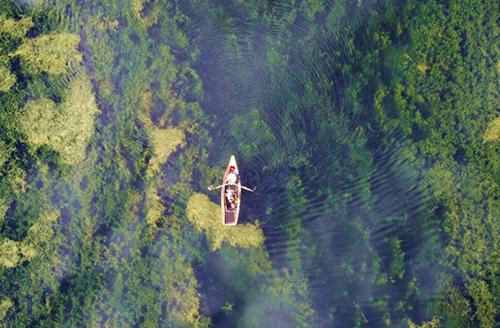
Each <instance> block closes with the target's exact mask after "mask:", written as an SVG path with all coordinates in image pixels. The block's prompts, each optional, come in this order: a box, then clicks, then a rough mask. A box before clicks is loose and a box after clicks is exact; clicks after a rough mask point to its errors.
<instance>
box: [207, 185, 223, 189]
mask: <svg viewBox="0 0 500 328" xmlns="http://www.w3.org/2000/svg"><path fill="white" fill-rule="evenodd" d="M224 186H225V184H222V185H220V186H217V187H212V186H208V190H215V189H219V188H222V187H224Z"/></svg>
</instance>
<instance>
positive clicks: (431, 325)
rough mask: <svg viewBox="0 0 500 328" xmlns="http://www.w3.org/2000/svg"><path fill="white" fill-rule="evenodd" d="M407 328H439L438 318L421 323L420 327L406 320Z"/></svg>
mask: <svg viewBox="0 0 500 328" xmlns="http://www.w3.org/2000/svg"><path fill="white" fill-rule="evenodd" d="M407 323H408V328H439V327H441V325H440V323H439V319H438V318H433V319H432V320H431V321H426V322H423V323H422V324H420V325H417V324H415V323H414V322H413V321H411V320H410V319H408V320H407Z"/></svg>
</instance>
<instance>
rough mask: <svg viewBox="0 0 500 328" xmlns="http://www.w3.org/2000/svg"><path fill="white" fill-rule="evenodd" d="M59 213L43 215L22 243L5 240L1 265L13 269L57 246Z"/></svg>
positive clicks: (0, 257) (0, 249) (1, 252)
mask: <svg viewBox="0 0 500 328" xmlns="http://www.w3.org/2000/svg"><path fill="white" fill-rule="evenodd" d="M58 216H59V212H57V211H54V212H51V213H47V214H44V215H42V216H41V217H40V218H39V219H38V220H37V221H36V222H35V223H34V224H33V225H32V226H31V227H30V228H29V229H28V235H27V236H26V238H25V239H23V240H22V241H21V242H17V241H14V240H10V239H7V238H6V239H3V240H2V241H1V242H0V264H1V265H3V266H5V267H7V268H13V267H15V266H17V265H19V264H20V263H21V262H23V261H25V260H26V261H30V260H32V259H33V258H34V257H36V256H37V255H38V254H39V253H40V252H43V251H45V252H46V251H47V250H48V249H50V248H51V246H52V245H55V240H54V235H55V232H54V229H55V224H56V220H57V218H58Z"/></svg>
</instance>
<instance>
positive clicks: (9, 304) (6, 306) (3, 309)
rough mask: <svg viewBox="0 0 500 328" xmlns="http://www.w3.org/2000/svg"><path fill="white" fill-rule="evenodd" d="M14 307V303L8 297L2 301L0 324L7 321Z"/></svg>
mask: <svg viewBox="0 0 500 328" xmlns="http://www.w3.org/2000/svg"><path fill="white" fill-rule="evenodd" d="M13 306H14V303H13V302H12V301H11V300H10V299H9V298H6V297H3V298H2V300H1V301H0V322H1V321H2V320H4V319H5V317H6V316H7V312H8V311H9V310H10V308H12V307H13Z"/></svg>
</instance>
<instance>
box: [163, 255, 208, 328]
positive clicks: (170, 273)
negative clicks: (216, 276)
mask: <svg viewBox="0 0 500 328" xmlns="http://www.w3.org/2000/svg"><path fill="white" fill-rule="evenodd" d="M163 274H164V277H165V282H166V285H167V302H168V305H167V306H168V312H169V313H170V314H171V316H172V319H173V320H174V322H177V323H178V324H179V325H180V326H186V327H208V321H207V319H206V318H204V317H202V316H200V315H199V310H200V295H199V294H198V292H197V291H196V289H197V281H196V279H195V277H194V273H193V269H192V267H191V266H190V265H189V264H188V263H186V261H185V260H184V258H182V257H177V258H176V259H175V261H174V262H173V263H170V265H165V266H164V272H163Z"/></svg>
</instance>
